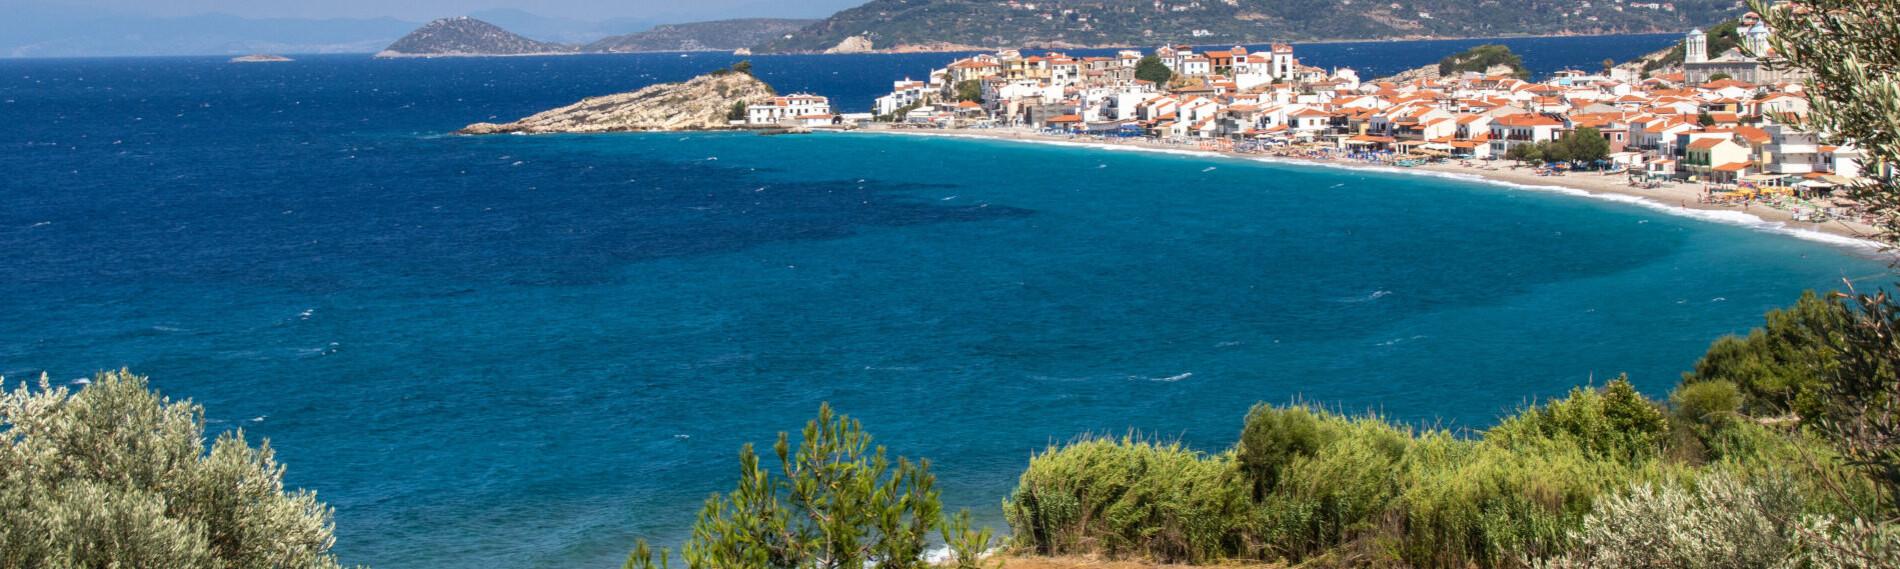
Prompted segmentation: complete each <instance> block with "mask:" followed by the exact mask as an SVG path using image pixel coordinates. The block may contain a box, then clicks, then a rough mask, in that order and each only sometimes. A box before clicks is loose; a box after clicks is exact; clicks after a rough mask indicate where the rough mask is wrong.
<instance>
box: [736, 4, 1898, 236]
mask: <svg viewBox="0 0 1900 569" xmlns="http://www.w3.org/2000/svg"><path fill="white" fill-rule="evenodd" d="M1737 34H1738V35H1739V36H1740V41H1739V42H1737V45H1736V46H1734V47H1732V48H1728V49H1725V50H1723V51H1722V52H1721V53H1710V51H1711V50H1710V40H1709V37H1708V35H1707V34H1706V33H1704V32H1703V31H1702V30H1699V29H1698V30H1693V31H1690V32H1689V33H1687V34H1686V35H1685V36H1684V37H1683V39H1682V46H1681V47H1682V61H1681V63H1680V64H1678V65H1673V66H1670V67H1668V68H1665V69H1660V70H1658V71H1659V72H1657V73H1649V72H1646V71H1644V69H1643V67H1642V66H1640V65H1616V66H1606V68H1605V69H1602V70H1596V71H1585V70H1574V69H1572V70H1562V71H1558V72H1556V73H1554V74H1551V75H1550V76H1549V77H1545V78H1542V80H1540V81H1536V82H1532V81H1528V80H1526V78H1525V77H1523V76H1522V75H1521V74H1514V73H1512V72H1511V71H1512V70H1511V68H1510V67H1509V66H1496V67H1494V68H1491V69H1486V70H1485V71H1482V72H1481V71H1461V72H1454V73H1448V74H1443V75H1439V74H1436V73H1430V74H1425V75H1427V76H1424V77H1411V78H1408V77H1404V76H1401V77H1397V78H1391V79H1384V80H1371V79H1362V78H1361V77H1359V76H1358V74H1357V73H1356V72H1355V71H1354V70H1352V69H1345V68H1338V69H1330V70H1328V69H1321V68H1318V67H1313V66H1309V65H1305V64H1303V63H1301V61H1300V60H1299V58H1298V57H1297V56H1296V55H1295V53H1294V49H1293V48H1292V47H1291V46H1289V45H1285V44H1274V45H1272V46H1271V47H1269V48H1268V49H1264V50H1257V51H1256V50H1249V49H1248V48H1246V47H1243V46H1233V47H1230V48H1225V49H1210V50H1196V49H1195V48H1192V47H1189V46H1166V47H1161V48H1159V49H1155V50H1152V51H1150V52H1147V53H1144V52H1142V51H1139V50H1125V51H1120V52H1119V53H1116V54H1114V55H1112V56H1091V57H1072V56H1068V55H1065V54H1062V53H1055V52H1049V53H1041V54H1035V55H1026V54H1024V53H1023V52H1020V51H1016V50H1003V51H998V52H995V53H985V54H979V55H975V56H971V57H966V58H963V59H958V60H956V61H954V62H951V63H950V64H949V65H947V66H945V67H943V68H940V69H936V70H933V71H931V72H929V74H928V75H927V77H926V78H925V79H921V80H914V79H904V80H900V81H896V82H894V84H893V85H892V90H891V92H890V94H888V95H885V96H883V97H879V98H878V99H877V100H876V102H875V104H874V105H873V108H874V110H873V112H872V113H859V114H855V115H849V114H834V113H833V112H832V110H831V105H830V103H829V102H828V100H826V99H825V98H824V97H822V96H816V95H808V94H795V95H787V96H781V97H775V98H773V99H771V100H770V101H768V102H765V103H763V104H758V105H754V106H752V107H750V108H749V109H748V111H749V112H748V114H747V115H746V117H745V122H746V124H747V125H748V126H753V127H771V126H791V127H825V126H832V125H843V126H851V127H867V128H877V129H886V130H896V131H914V132H935V131H945V132H951V131H953V132H956V133H960V134H964V135H978V136H992V137H1002V138H1019V139H1021V138H1033V139H1045V140H1071V141H1088V142H1092V143H1102V144H1125V145H1142V146H1159V147H1168V148H1191V149H1196V150H1204V151H1210V152H1221V153H1232V154H1241V155H1264V156H1277V157H1283V158H1292V159H1304V160H1317V161H1332V162H1357V163H1368V164H1376V165H1383V166H1398V167H1422V168H1429V169H1440V170H1448V171H1456V172H1466V173H1472V174H1477V175H1480V176H1483V177H1486V178H1490V179H1503V180H1506V181H1515V182H1523V183H1541V184H1554V185H1567V186H1572V187H1579V188H1581V189H1586V190H1591V191H1610V192H1615V193H1626V194H1636V195H1640V196H1643V197H1647V198H1651V199H1652V200H1654V201H1662V202H1665V203H1669V204H1671V205H1679V206H1681V207H1698V208H1703V209H1715V208H1729V207H1733V208H1744V209H1750V211H1751V213H1755V212H1758V211H1759V213H1758V215H1759V216H1761V217H1764V218H1766V219H1770V220H1774V221H1797V222H1811V223H1820V222H1830V221H1832V222H1837V223H1835V225H1838V226H1843V227H1844V228H1845V229H1846V230H1845V231H1838V232H1840V233H1847V234H1852V233H1854V232H1855V231H1854V230H1853V228H1852V227H1851V226H1852V225H1853V221H1854V220H1855V219H1856V217H1857V212H1856V210H1855V207H1854V204H1852V203H1851V202H1848V201H1846V200H1845V199H1843V198H1842V196H1840V195H1838V194H1840V193H1843V192H1838V191H1837V190H1838V189H1839V188H1843V187H1846V186H1849V185H1851V184H1854V183H1855V182H1856V180H1858V179H1859V178H1860V177H1861V176H1862V175H1863V173H1862V169H1863V165H1862V163H1861V162H1862V161H1861V158H1862V154H1861V153H1860V152H1859V151H1858V150H1857V149H1855V148H1852V147H1847V146H1832V145H1826V144H1822V143H1820V142H1819V141H1818V138H1819V137H1818V136H1817V135H1816V133H1814V132H1811V131H1809V130H1806V129H1804V128H1803V124H1804V123H1805V119H1806V116H1807V114H1808V110H1809V101H1808V98H1807V96H1806V95H1805V94H1804V93H1803V87H1802V84H1801V79H1802V77H1801V76H1799V75H1798V73H1796V72H1792V71H1786V70H1784V69H1783V68H1782V66H1778V65H1777V64H1776V58H1775V56H1774V54H1773V50H1772V48H1771V47H1770V46H1769V42H1768V37H1769V35H1770V34H1771V30H1769V29H1768V28H1767V27H1766V26H1765V25H1764V24H1762V23H1761V22H1760V21H1759V18H1757V17H1755V16H1754V15H1753V14H1750V15H1748V16H1745V17H1744V18H1742V20H1741V22H1740V26H1739V27H1738V30H1737ZM1749 54H1764V55H1765V57H1759V58H1758V57H1755V56H1752V55H1749ZM1144 60H1148V61H1149V62H1150V63H1148V65H1152V62H1153V61H1156V60H1158V62H1159V64H1160V65H1162V66H1165V68H1166V70H1167V73H1166V74H1165V76H1166V77H1167V78H1166V79H1165V80H1163V81H1160V82H1157V81H1154V80H1149V79H1144V78H1142V77H1138V75H1142V74H1144V73H1140V72H1138V68H1140V67H1143V65H1144ZM1431 75H1437V76H1431ZM1580 136H1588V137H1601V138H1602V144H1591V145H1586V146H1588V147H1591V148H1594V149H1595V150H1594V151H1592V152H1585V153H1583V155H1579V156H1564V155H1559V154H1558V153H1555V152H1551V151H1550V150H1549V148H1550V147H1551V146H1553V145H1570V143H1571V141H1573V140H1574V139H1575V138H1576V137H1580ZM1580 178H1588V179H1580Z"/></svg>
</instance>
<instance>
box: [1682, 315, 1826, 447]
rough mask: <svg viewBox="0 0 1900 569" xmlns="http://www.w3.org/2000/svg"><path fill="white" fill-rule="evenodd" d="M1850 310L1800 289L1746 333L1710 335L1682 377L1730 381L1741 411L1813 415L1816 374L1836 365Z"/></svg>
mask: <svg viewBox="0 0 1900 569" xmlns="http://www.w3.org/2000/svg"><path fill="white" fill-rule="evenodd" d="M1851 316H1852V315H1851V313H1850V312H1849V310H1848V308H1847V306H1846V305H1845V304H1844V303H1842V302H1840V301H1839V300H1835V299H1823V298H1821V297H1819V296H1817V295H1815V294H1814V293H1813V292H1812V291H1810V292H1807V293H1804V294H1802V295H1801V300H1800V301H1798V302H1796V303H1795V305H1794V306H1792V307H1789V308H1786V309H1781V310H1773V311H1769V312H1768V315H1767V317H1766V322H1764V324H1763V326H1762V327H1761V328H1756V329H1755V330H1753V331H1751V332H1749V333H1748V335H1746V336H1726V337H1723V338H1722V339H1719V340H1716V341H1715V343H1714V344H1713V345H1711V346H1709V351H1708V353H1707V354H1705V355H1703V356H1702V359H1701V360H1699V361H1697V362H1696V364H1695V371H1692V372H1689V373H1686V374H1683V376H1682V382H1683V383H1684V384H1695V383H1701V382H1706V381H1727V382H1730V383H1734V384H1735V386H1736V387H1737V388H1739V389H1740V390H1741V393H1742V397H1743V400H1742V411H1744V412H1746V413H1748V414H1750V415H1756V416H1771V415H1778V414H1783V413H1794V414H1796V415H1798V416H1801V417H1812V416H1815V415H1816V414H1817V413H1819V412H1820V406H1821V400H1820V391H1819V390H1820V386H1821V384H1822V380H1823V379H1824V378H1825V377H1827V375H1828V374H1830V373H1832V372H1833V370H1834V369H1835V368H1836V367H1837V366H1838V361H1839V358H1840V355H1841V350H1840V346H1841V335H1842V333H1843V332H1844V331H1845V330H1846V329H1847V326H1848V323H1849V322H1850V320H1851Z"/></svg>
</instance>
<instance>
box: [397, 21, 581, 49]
mask: <svg viewBox="0 0 1900 569" xmlns="http://www.w3.org/2000/svg"><path fill="white" fill-rule="evenodd" d="M579 52H580V48H577V47H575V46H571V45H564V44H558V43H549V42H542V41H535V40H532V39H528V38H526V37H522V36H520V35H518V34H515V33H513V32H510V31H508V30H504V29H501V27H500V26H496V25H494V24H490V23H488V22H484V21H481V20H477V19H474V18H470V17H467V16H462V17H457V18H442V19H439V20H436V21H433V22H429V23H428V24H425V25H423V26H422V27H421V28H417V29H416V31H413V32H409V35H406V36H403V37H402V39H399V40H396V43H392V44H389V47H388V48H385V49H384V50H383V51H382V52H381V53H377V54H376V57H383V58H389V57H457V56H496V55H555V54H569V53H579Z"/></svg>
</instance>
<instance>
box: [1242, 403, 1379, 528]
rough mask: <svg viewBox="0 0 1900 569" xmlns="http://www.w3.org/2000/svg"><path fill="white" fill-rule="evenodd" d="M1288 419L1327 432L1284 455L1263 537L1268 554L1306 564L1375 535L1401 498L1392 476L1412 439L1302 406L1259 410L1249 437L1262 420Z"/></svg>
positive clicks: (1373, 423) (1264, 505)
mask: <svg viewBox="0 0 1900 569" xmlns="http://www.w3.org/2000/svg"><path fill="white" fill-rule="evenodd" d="M1287 417H1304V418H1307V419H1305V420H1310V421H1313V425H1314V426H1316V427H1317V429H1316V430H1317V432H1320V433H1325V434H1324V435H1323V436H1321V437H1319V438H1317V439H1316V440H1317V441H1318V442H1319V443H1320V444H1319V446H1318V447H1317V448H1315V449H1313V450H1312V451H1311V452H1300V453H1291V454H1287V455H1285V457H1284V458H1283V460H1284V464H1282V465H1280V466H1279V468H1278V471H1279V472H1280V474H1279V476H1277V478H1276V482H1275V484H1273V485H1272V486H1271V487H1270V489H1269V491H1268V493H1267V494H1266V495H1265V497H1264V499H1262V500H1261V503H1260V512H1261V520H1260V522H1261V523H1262V524H1263V525H1262V526H1261V530H1260V531H1261V534H1262V537H1263V538H1264V539H1265V540H1266V545H1267V548H1268V552H1269V553H1271V554H1275V555H1277V556H1280V557H1286V558H1289V559H1302V558H1305V557H1308V556H1311V555H1314V554H1318V553H1321V552H1324V551H1327V550H1329V549H1332V548H1334V547H1337V546H1339V545H1342V544H1346V543H1348V542H1350V541H1352V540H1353V539H1354V538H1355V537H1358V536H1362V535H1367V534H1369V533H1370V532H1372V531H1373V530H1375V529H1376V527H1377V525H1378V522H1379V521H1380V518H1381V516H1382V515H1384V514H1385V513H1386V512H1387V511H1388V509H1389V508H1390V506H1391V504H1392V501H1393V500H1394V499H1395V498H1396V497H1397V496H1398V493H1399V484H1398V482H1399V480H1398V477H1396V476H1394V473H1395V472H1397V469H1398V466H1399V464H1400V462H1401V461H1402V460H1404V457H1405V453H1406V450H1407V447H1408V446H1409V445H1410V444H1411V438H1412V437H1411V433H1409V432H1407V431H1405V430H1402V429H1400V428H1397V427H1394V426H1393V425H1391V424H1389V423H1387V422H1385V421H1383V420H1379V419H1378V418H1375V417H1367V418H1361V419H1347V418H1344V417H1340V416H1337V415H1332V414H1328V413H1323V412H1316V411H1312V410H1309V409H1307V408H1304V407H1290V408H1282V409H1274V410H1271V411H1268V412H1261V409H1259V408H1256V409H1255V413H1252V414H1250V415H1249V417H1248V419H1249V420H1248V422H1247V427H1248V429H1247V431H1248V432H1253V431H1254V430H1255V429H1254V427H1255V423H1256V419H1266V420H1271V419H1273V418H1282V419H1284V418H1287ZM1282 424H1284V423H1282ZM1295 424H1298V423H1295ZM1242 436H1243V441H1244V440H1245V434H1243V435H1242Z"/></svg>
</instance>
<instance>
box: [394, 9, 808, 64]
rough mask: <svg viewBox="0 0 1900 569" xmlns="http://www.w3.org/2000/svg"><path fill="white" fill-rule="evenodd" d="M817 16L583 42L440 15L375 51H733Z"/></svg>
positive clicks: (667, 28)
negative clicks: (561, 40) (541, 38)
mask: <svg viewBox="0 0 1900 569" xmlns="http://www.w3.org/2000/svg"><path fill="white" fill-rule="evenodd" d="M815 22H817V20H791V19H772V18H750V19H737V20H717V21H711V22H694V23H688V24H667V25H662V26H657V27H655V28H653V29H650V30H646V31H642V32H635V33H631V34H623V35H617V36H612V37H607V38H602V39H600V40H598V41H594V42H591V43H588V44H585V45H573V44H563V43H555V42H544V41H539V40H535V39H531V38H528V37H525V36H522V35H520V34H516V33H514V32H510V31H508V30H505V29H502V28H501V26H497V25H494V24H491V23H488V22H485V21H482V20H479V19H475V18H471V17H467V16H462V17H456V18H443V19H439V20H436V21H433V22H429V23H428V24H427V25H424V26H422V27H421V28H418V29H416V31H413V32H410V33H409V35H406V36H403V38H402V39H399V40H396V42H395V43H393V44H390V45H389V47H388V48H386V49H384V50H383V51H382V52H381V53H378V54H376V56H377V57H385V58H389V57H470V56H508V55H565V54H575V53H637V52H655V51H739V50H745V49H747V48H750V47H751V46H754V45H758V44H760V43H763V42H765V41H767V40H769V39H772V38H777V37H782V36H785V35H787V34H790V33H793V32H796V31H798V30H800V29H803V28H805V27H806V26H809V25H811V24H813V23H815Z"/></svg>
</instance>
